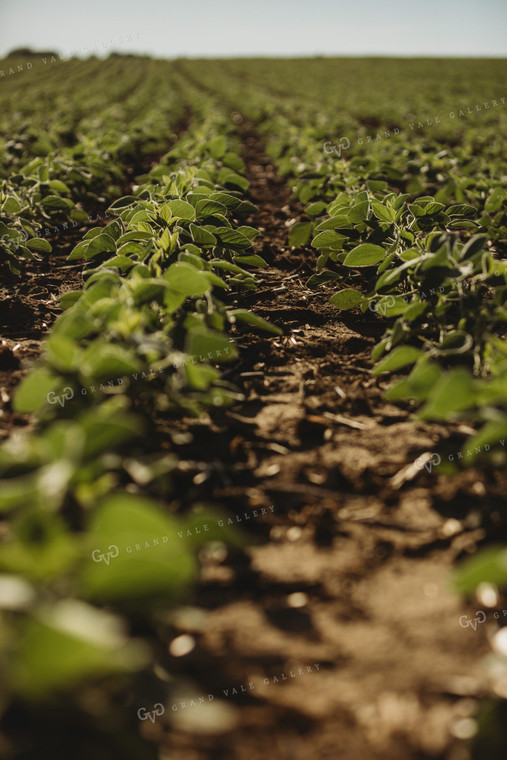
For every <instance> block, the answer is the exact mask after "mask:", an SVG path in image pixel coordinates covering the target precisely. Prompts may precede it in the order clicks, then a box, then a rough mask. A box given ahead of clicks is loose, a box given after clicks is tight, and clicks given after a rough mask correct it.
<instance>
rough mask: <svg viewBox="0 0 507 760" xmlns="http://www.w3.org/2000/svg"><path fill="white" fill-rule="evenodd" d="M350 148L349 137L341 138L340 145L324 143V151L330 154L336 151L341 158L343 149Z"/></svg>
mask: <svg viewBox="0 0 507 760" xmlns="http://www.w3.org/2000/svg"><path fill="white" fill-rule="evenodd" d="M349 148H350V140H349V138H348V137H342V138H340V142H339V143H338V145H333V143H331V142H326V143H324V153H326V154H327V155H328V156H330V155H331V153H336V155H337V156H338V158H341V155H342V150H348V149H349Z"/></svg>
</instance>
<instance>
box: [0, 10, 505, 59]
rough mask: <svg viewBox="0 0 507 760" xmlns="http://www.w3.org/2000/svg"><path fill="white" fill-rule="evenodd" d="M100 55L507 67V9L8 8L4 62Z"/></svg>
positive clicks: (2, 20) (2, 27)
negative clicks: (29, 56) (474, 62)
mask: <svg viewBox="0 0 507 760" xmlns="http://www.w3.org/2000/svg"><path fill="white" fill-rule="evenodd" d="M127 36H130V38H131V41H129V42H122V43H119V41H118V38H119V37H121V38H125V37H127ZM95 45H96V46H97V47H98V49H99V52H100V53H101V54H102V55H108V54H109V52H111V51H112V50H118V52H137V53H148V54H150V55H154V56H158V57H169V58H172V57H177V56H182V55H187V56H189V57H199V56H233V55H242V56H246V55H263V56H268V55H269V56H278V55H315V54H323V55H402V56H419V55H426V56H440V55H441V56H447V55H451V56H499V57H507V0H359V2H357V0H356V2H350V0H349V1H348V2H344V1H343V0H338V1H337V2H332V0H247V1H245V0H184V1H182V0H178V2H175V1H174V0H166V1H165V2H164V0H79V2H77V1H76V0H0V56H2V55H5V53H6V52H8V51H9V50H12V48H15V47H27V46H28V47H31V48H34V49H36V50H41V49H46V50H47V49H56V50H57V51H58V52H60V53H64V54H66V53H73V54H82V53H81V51H82V48H84V47H86V48H92V47H93V46H95Z"/></svg>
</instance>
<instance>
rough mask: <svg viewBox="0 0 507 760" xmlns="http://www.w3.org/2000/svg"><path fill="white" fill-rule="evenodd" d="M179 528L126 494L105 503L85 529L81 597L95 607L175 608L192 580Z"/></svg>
mask: <svg viewBox="0 0 507 760" xmlns="http://www.w3.org/2000/svg"><path fill="white" fill-rule="evenodd" d="M179 528H180V524H179V522H178V521H177V520H175V519H174V518H173V517H170V516H169V515H168V514H167V513H165V512H163V511H162V510H161V509H160V508H159V507H158V505H156V504H155V503H154V502H153V501H151V500H149V499H146V498H143V497H140V496H134V495H130V494H118V495H115V496H110V497H109V498H107V499H106V500H105V501H104V502H103V503H102V504H101V505H100V506H99V507H98V508H97V509H96V511H95V513H94V515H93V517H92V522H91V525H90V527H89V532H88V543H89V551H90V554H89V561H88V563H87V564H86V566H85V568H84V571H83V574H82V577H81V583H82V587H83V590H84V592H85V594H86V595H87V596H89V597H91V598H93V599H95V600H98V601H113V600H114V601H116V602H117V603H118V602H120V601H122V600H123V601H124V602H129V603H133V602H137V604H138V605H139V606H140V607H141V608H143V609H145V608H146V604H147V602H149V600H150V599H157V598H159V599H161V600H163V601H164V606H166V605H170V604H171V602H173V603H174V602H175V601H176V600H177V599H178V598H179V597H181V596H182V595H183V593H184V592H185V591H186V590H187V589H188V587H189V585H190V583H191V582H192V581H193V580H194V578H195V577H196V574H197V563H196V560H195V559H194V557H193V554H192V552H191V551H190V550H189V548H188V546H187V544H186V542H185V541H184V540H182V538H180V537H179V536H178V529H179ZM110 547H113V548H110ZM108 552H110V554H109V555H108ZM106 560H108V561H106Z"/></svg>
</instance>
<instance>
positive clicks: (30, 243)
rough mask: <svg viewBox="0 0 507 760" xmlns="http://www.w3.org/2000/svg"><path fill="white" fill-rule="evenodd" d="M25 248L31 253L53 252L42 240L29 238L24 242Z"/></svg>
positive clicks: (49, 245)
mask: <svg viewBox="0 0 507 760" xmlns="http://www.w3.org/2000/svg"><path fill="white" fill-rule="evenodd" d="M26 246H27V247H28V248H29V249H30V250H31V251H39V253H51V251H52V250H53V249H52V248H51V244H50V243H49V242H48V241H47V240H44V238H30V240H27V241H26Z"/></svg>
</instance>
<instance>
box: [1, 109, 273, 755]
mask: <svg viewBox="0 0 507 760" xmlns="http://www.w3.org/2000/svg"><path fill="white" fill-rule="evenodd" d="M194 120H195V121H194V124H195V126H194V127H192V129H190V130H189V131H188V132H187V133H186V134H185V135H184V136H183V137H182V138H181V140H180V141H179V142H178V143H177V144H176V145H175V146H174V148H173V149H171V150H170V151H169V153H168V154H167V155H166V156H165V157H164V158H163V159H162V160H161V162H160V163H159V164H158V165H157V166H155V167H154V168H153V169H152V170H151V171H150V172H149V174H148V175H147V176H146V177H145V181H144V182H143V183H142V184H141V185H140V186H139V187H137V189H136V190H135V193H134V194H132V195H129V196H125V197H122V198H120V199H118V200H116V201H115V202H114V203H113V204H112V205H111V206H110V208H109V209H108V211H109V213H111V214H113V216H114V219H113V220H112V221H110V222H109V223H108V224H107V225H106V226H105V227H96V228H94V229H91V230H89V231H88V232H87V233H86V234H85V236H84V238H83V240H82V241H81V242H80V243H78V245H77V246H76V247H75V248H74V250H73V252H72V254H71V256H70V258H71V259H76V260H81V259H84V260H85V262H86V269H85V271H84V278H85V284H84V287H83V289H82V290H79V291H71V292H68V293H66V294H65V295H64V296H63V297H62V299H61V305H62V307H63V308H64V313H63V314H62V315H61V317H60V318H59V319H58V320H57V322H56V323H55V325H54V327H53V329H52V331H51V333H50V335H49V337H48V339H47V340H46V341H45V343H44V357H43V359H42V361H40V362H39V364H38V366H37V367H36V368H35V369H34V370H33V371H32V372H31V373H29V374H28V376H27V378H26V379H25V380H24V381H23V383H22V384H21V386H20V388H19V389H18V392H17V394H16V396H15V407H16V409H17V410H18V411H20V412H31V413H35V414H36V416H37V419H38V425H37V428H36V430H35V431H34V432H28V433H27V434H24V435H20V436H14V437H13V438H12V439H11V440H10V441H9V442H8V443H7V444H6V445H5V446H3V447H2V449H1V450H0V475H1V476H2V478H3V480H4V487H3V490H2V495H1V497H0V509H1V511H2V512H3V513H4V515H5V517H6V518H7V517H8V520H6V521H5V523H4V531H5V541H4V543H3V545H2V548H1V550H0V569H1V571H2V572H3V575H2V577H1V580H0V600H1V604H2V608H3V612H2V618H1V639H2V651H3V654H2V657H1V658H0V667H1V669H2V679H1V683H2V687H1V697H2V705H4V706H5V707H4V709H5V711H6V719H7V720H6V723H7V725H8V726H9V727H10V728H11V729H12V732H13V734H15V730H14V728H13V727H14V726H15V725H16V721H17V720H20V719H23V716H26V711H27V710H28V711H29V713H30V720H31V721H32V722H33V720H34V716H37V715H39V714H40V713H41V711H42V713H43V714H44V716H45V720H46V721H49V722H50V723H51V722H52V721H55V722H57V721H60V720H61V712H60V713H59V712H58V711H63V712H64V713H65V715H66V719H67V720H68V722H69V725H70V726H71V727H73V728H74V730H75V731H76V732H79V733H81V732H83V733H86V738H84V737H83V738H82V741H84V742H86V743H87V746H89V748H90V749H93V747H94V746H95V745H94V742H99V744H100V746H101V750H102V751H104V749H103V747H104V741H105V739H104V735H105V736H106V741H107V743H109V744H110V751H111V756H116V754H115V753H118V756H121V757H129V756H132V757H134V756H135V757H141V756H143V755H142V754H136V753H138V752H141V750H140V749H139V746H138V744H137V740H136V739H135V737H134V736H133V735H131V729H132V727H133V724H134V723H135V710H129V709H127V706H126V703H125V705H124V709H123V712H122V711H118V709H117V707H115V699H117V695H118V681H117V680H116V681H115V680H114V679H113V680H112V681H111V680H107V679H108V678H109V677H110V676H111V675H114V676H115V677H116V678H118V677H119V676H121V679H125V678H127V680H121V679H120V680H121V683H120V686H121V688H120V689H119V692H120V693H122V694H124V695H126V694H130V698H132V690H133V689H134V690H135V688H137V687H136V685H135V684H136V683H137V681H135V680H134V681H133V680H132V678H133V677H134V674H136V673H142V674H144V675H142V676H141V682H143V683H144V687H143V689H144V691H143V692H142V693H143V694H144V693H146V688H147V686H146V684H149V689H148V693H149V694H150V695H152V694H154V695H155V697H156V699H158V701H161V700H162V701H163V700H164V699H165V698H167V696H168V689H169V687H168V685H167V683H166V681H167V678H166V677H162V678H161V677H160V673H161V672H164V673H168V672H170V670H171V664H170V656H169V654H168V653H167V651H166V650H165V648H164V646H163V641H166V640H167V639H168V638H171V637H172V636H174V635H175V632H174V631H175V629H174V626H173V622H172V620H173V618H172V617H171V614H170V609H169V607H170V605H171V603H172V604H173V606H174V605H177V604H178V603H181V602H182V601H184V600H185V595H186V593H187V592H188V590H189V588H190V586H191V584H192V582H193V581H195V579H196V578H197V574H198V567H197V561H196V551H197V550H198V549H199V548H201V547H202V546H203V545H204V544H205V543H207V542H209V541H210V540H213V539H214V540H222V541H223V540H225V539H227V538H229V539H231V540H235V539H234V535H233V533H231V530H230V529H228V528H222V527H219V525H218V522H217V520H216V519H215V520H214V519H213V513H212V512H210V510H209V509H208V510H203V509H202V508H199V507H198V505H197V506H196V508H195V509H192V510H190V512H189V513H187V514H186V516H179V517H177V516H175V515H174V513H171V511H170V509H169V510H168V508H167V503H168V502H170V500H171V493H172V486H171V478H172V474H173V473H174V472H175V471H176V470H177V468H178V460H177V457H176V455H175V454H174V453H172V452H171V443H170V437H171V435H172V432H171V431H172V430H173V428H172V420H176V419H181V417H182V416H184V415H188V414H197V413H198V412H199V411H200V410H202V409H204V408H206V407H210V406H222V405H224V404H227V403H230V402H231V401H233V400H235V399H236V398H237V397H238V396H237V393H236V392H235V389H234V388H233V387H231V386H230V385H228V384H227V383H225V382H223V381H222V380H221V377H220V374H221V373H220V365H221V364H222V363H223V362H227V361H230V360H231V358H234V356H235V355H236V348H235V345H234V343H233V342H232V340H231V337H230V335H229V334H228V333H229V329H230V327H231V326H233V325H235V324H236V323H237V322H240V321H243V322H245V323H247V324H252V325H254V326H256V327H260V328H264V329H266V330H268V331H270V332H274V333H276V334H278V333H279V330H278V328H276V327H274V326H272V325H270V324H268V323H267V322H265V321H264V320H262V319H260V318H258V317H256V316H255V315H253V314H251V313H250V312H248V311H246V310H244V309H241V308H236V307H234V306H232V305H230V304H229V303H227V301H228V300H229V301H230V300H231V299H230V296H229V293H231V292H233V291H234V292H235V291H237V290H240V289H241V288H247V289H254V288H255V287H256V283H255V276H254V275H253V274H252V272H251V271H250V269H245V266H247V267H250V268H251V267H256V266H264V265H265V262H264V261H263V260H262V259H261V258H260V257H259V256H256V255H254V254H253V253H252V252H251V245H252V240H253V238H254V237H255V235H256V234H257V231H256V230H255V229H254V228H252V227H251V226H249V225H246V224H244V221H243V220H244V218H245V217H246V216H248V215H250V214H251V213H252V211H253V210H254V208H255V207H254V206H252V204H251V203H250V202H248V201H247V200H246V199H245V197H244V193H245V191H246V189H247V187H248V182H247V180H246V179H245V177H244V176H243V168H244V167H243V162H242V160H241V158H240V156H239V143H238V140H237V138H236V136H235V134H234V132H233V131H232V128H231V126H230V124H229V122H228V119H227V116H226V115H224V113H223V112H222V110H221V109H220V108H219V107H218V106H217V104H216V102H215V101H212V100H210V99H209V98H205V97H204V96H202V95H201V96H200V97H199V98H198V97H197V96H196V98H195V113H194ZM162 429H163V430H164V431H165V432H164V435H162V433H161V430H162ZM174 434H175V435H176V432H174ZM161 504H165V505H166V507H165V508H162V507H161ZM204 526H206V527H204ZM209 526H211V527H209ZM133 547H134V548H133ZM137 547H139V549H137ZM141 634H142V635H141ZM156 673H158V674H159V676H158V677H157V675H155V674H156ZM122 674H123V675H122ZM106 677H107V678H106ZM104 678H106V681H105V684H106V686H104V689H103V691H102V696H101V699H103V700H105V704H104V705H103V711H102V713H101V715H100V716H97V714H96V710H95V709H94V706H93V704H92V702H93V700H92V702H90V701H89V699H88V698H87V696H86V695H87V693H88V692H87V691H86V689H92V691H93V687H92V684H93V683H98V682H99V681H100V680H101V679H104ZM136 678H137V676H136ZM129 679H130V680H129ZM143 679H144V681H143ZM139 688H140V687H139ZM83 689H84V690H83ZM125 698H126V697H125V696H124V697H122V699H125ZM111 716H116V718H115V720H116V722H114V721H113V724H112V725H108V721H109V722H110V720H111ZM84 727H85V728H84ZM55 733H56V732H55ZM134 733H135V732H134ZM101 734H102V736H100V735H101ZM44 735H45V736H49V735H51V731H48V730H47V726H46V727H45V732H44ZM129 737H130V738H129ZM11 738H12V735H11ZM45 741H46V740H45V739H44V736H43V732H41V733H40V734H39V735H33V736H31V737H30V738H29V740H26V738H25V739H24V740H23V741H22V742H21V743H22V744H23V745H25V749H26V755H24V756H26V757H32V756H33V757H35V756H40V754H41V752H42V750H41V747H42V748H44V747H45ZM62 741H64V740H63V739H62ZM130 742H131V744H130ZM120 745H121V746H120ZM143 752H146V756H147V757H151V754H150V752H151V751H149V750H148V749H146V748H145V749H144V750H143Z"/></svg>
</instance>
